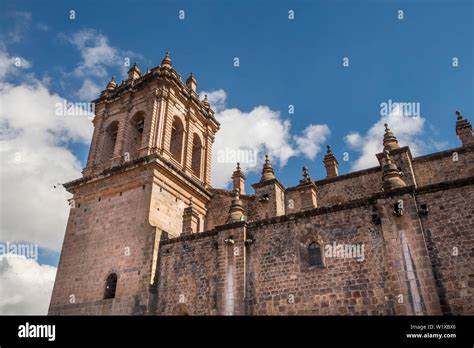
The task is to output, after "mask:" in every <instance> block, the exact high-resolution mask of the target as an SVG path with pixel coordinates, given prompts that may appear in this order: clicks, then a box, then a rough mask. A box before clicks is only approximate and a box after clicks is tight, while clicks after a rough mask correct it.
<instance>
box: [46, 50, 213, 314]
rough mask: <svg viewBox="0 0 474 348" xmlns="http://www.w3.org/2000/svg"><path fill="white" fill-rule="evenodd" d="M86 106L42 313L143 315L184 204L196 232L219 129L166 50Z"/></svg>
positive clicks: (178, 227) (176, 233)
mask: <svg viewBox="0 0 474 348" xmlns="http://www.w3.org/2000/svg"><path fill="white" fill-rule="evenodd" d="M94 105H95V117H94V120H93V124H94V133H93V136H92V142H91V147H90V150H89V155H88V159H87V165H86V168H84V170H83V176H82V178H80V179H77V180H74V181H71V182H68V183H65V184H64V187H65V188H66V190H68V191H69V192H71V193H72V194H73V198H72V199H71V204H70V205H71V210H70V215H69V220H68V224H67V228H66V233H65V238H64V242H63V248H62V252H61V258H60V262H59V266H58V273H57V277H56V282H55V286H54V290H53V295H52V299H51V304H50V313H51V314H143V313H146V312H147V311H148V308H149V306H151V302H152V301H153V299H152V298H151V297H150V296H151V295H150V292H149V287H150V286H151V284H153V281H154V275H155V269H154V268H155V265H156V260H157V257H158V246H159V242H160V240H163V239H167V238H169V237H177V236H179V235H180V234H181V233H182V232H183V230H186V232H187V233H189V231H188V229H187V225H186V221H185V224H184V225H183V221H184V220H185V218H184V217H186V216H187V215H186V212H187V211H188V210H189V206H190V205H192V213H193V214H192V216H193V221H194V225H193V226H194V227H193V229H192V232H200V231H202V230H203V224H204V223H203V222H204V218H205V216H206V206H207V204H208V202H209V200H210V198H211V193H210V191H209V189H210V187H211V186H210V183H211V157H212V144H213V142H214V137H215V134H216V132H217V131H218V129H219V123H218V122H217V121H216V119H215V117H214V111H213V110H212V108H211V107H210V105H209V102H208V101H207V98H205V99H204V100H199V98H198V94H197V81H196V77H195V76H194V74H191V75H190V76H189V78H188V79H187V81H186V82H183V81H182V80H181V76H180V75H179V74H178V72H177V71H176V70H175V69H174V68H173V65H172V61H171V57H170V55H169V53H166V56H165V57H164V59H163V61H162V63H161V65H159V66H157V67H155V68H152V69H148V70H147V71H145V72H142V71H140V68H139V67H138V64H136V63H135V64H134V65H133V66H132V67H131V68H130V70H129V71H128V74H127V79H126V80H125V81H122V82H121V83H120V84H117V82H116V80H115V78H114V77H112V79H111V80H110V82H109V83H108V84H107V86H106V88H105V90H104V91H102V93H101V94H100V96H99V98H97V99H96V100H94ZM108 279H115V281H114V282H112V283H113V284H115V285H114V286H115V287H116V289H115V290H116V291H111V290H110V286H111V285H110V284H108V285H107V284H106V283H107V282H108ZM106 287H108V288H107V291H105V288H106ZM104 293H107V294H111V293H113V294H114V297H113V298H111V297H110V296H109V295H107V296H105V295H104ZM71 298H74V302H73V303H71V302H70V299H71Z"/></svg>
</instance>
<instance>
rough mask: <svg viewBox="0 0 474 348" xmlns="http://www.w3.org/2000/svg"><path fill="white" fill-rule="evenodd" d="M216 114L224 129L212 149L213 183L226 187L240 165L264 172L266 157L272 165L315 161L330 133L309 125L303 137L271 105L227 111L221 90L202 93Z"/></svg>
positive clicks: (244, 168) (249, 170)
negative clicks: (296, 158)
mask: <svg viewBox="0 0 474 348" xmlns="http://www.w3.org/2000/svg"><path fill="white" fill-rule="evenodd" d="M204 94H207V95H208V99H209V102H210V104H211V105H212V107H213V109H215V110H216V111H217V112H216V115H215V116H216V119H217V120H218V121H219V123H220V124H221V128H220V130H219V132H218V135H217V136H216V140H215V143H214V146H213V167H212V168H213V171H212V184H213V186H214V187H225V186H226V185H227V184H228V183H229V182H230V180H231V179H230V177H231V175H232V172H233V171H234V169H235V162H240V164H241V168H242V170H244V171H245V172H247V173H248V172H258V171H260V170H261V164H262V162H263V156H264V154H268V155H269V156H270V160H271V161H272V164H273V165H274V166H275V165H280V166H285V165H286V163H287V162H288V159H289V158H291V157H293V156H299V155H304V156H306V157H308V158H309V159H311V160H312V159H314V158H315V156H316V155H317V153H318V152H319V151H320V149H321V144H323V143H324V142H325V141H326V138H327V136H328V135H329V133H330V131H329V128H328V127H327V126H326V125H312V124H310V125H308V126H307V128H306V129H305V130H303V133H302V134H301V135H294V134H292V133H291V122H290V121H289V120H286V119H283V118H282V117H281V115H280V113H279V112H278V111H274V110H271V109H270V108H269V107H268V106H257V107H255V108H253V109H252V110H251V111H250V112H243V111H241V110H239V109H236V108H231V109H226V108H225V107H226V97H227V96H226V93H225V91H224V90H222V89H220V90H217V91H212V92H202V93H201V94H200V96H201V98H203V96H204Z"/></svg>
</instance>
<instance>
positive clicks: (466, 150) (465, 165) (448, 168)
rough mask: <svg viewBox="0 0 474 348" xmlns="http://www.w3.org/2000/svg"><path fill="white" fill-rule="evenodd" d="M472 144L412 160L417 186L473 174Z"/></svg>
mask: <svg viewBox="0 0 474 348" xmlns="http://www.w3.org/2000/svg"><path fill="white" fill-rule="evenodd" d="M473 150H474V146H472V145H471V146H466V147H462V148H457V149H452V150H449V151H443V152H439V153H436V154H432V155H427V156H421V157H417V158H415V159H414V160H413V168H414V171H415V175H416V182H417V185H418V186H419V187H421V186H425V185H429V184H436V183H440V182H443V181H450V180H455V179H459V178H463V177H464V178H465V177H468V176H474V166H473V165H472V164H473V163H474V151H473Z"/></svg>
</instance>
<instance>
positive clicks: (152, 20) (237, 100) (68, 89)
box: [2, 0, 474, 185]
mask: <svg viewBox="0 0 474 348" xmlns="http://www.w3.org/2000/svg"><path fill="white" fill-rule="evenodd" d="M4 4H5V7H6V11H5V12H4V14H3V16H4V17H7V18H6V19H5V18H3V19H2V23H3V24H4V25H5V26H6V28H7V29H8V28H10V27H12V26H14V25H15V21H16V20H17V18H15V17H14V16H9V15H8V14H9V13H14V12H16V11H25V12H31V13H32V20H33V22H37V23H43V24H44V25H46V26H47V27H48V30H47V31H41V30H31V32H30V33H28V35H25V39H24V40H23V41H22V42H20V43H18V44H16V45H12V47H11V48H12V51H14V52H15V54H18V55H21V56H27V57H30V59H31V60H32V61H33V63H34V64H33V67H32V70H33V71H34V72H35V73H36V74H37V75H38V76H43V75H47V76H49V77H51V79H52V83H51V90H52V91H57V92H58V93H61V95H62V96H65V97H66V98H67V97H68V95H71V96H70V98H69V99H74V97H73V96H72V92H73V91H74V90H76V89H77V88H78V87H79V86H80V81H79V80H77V81H61V80H62V75H61V74H62V72H64V71H70V70H73V69H74V67H75V66H76V65H77V61H78V55H77V51H75V50H74V48H73V47H71V46H70V45H68V44H67V43H66V42H65V40H64V38H63V37H62V35H66V36H70V35H73V33H74V32H76V31H78V30H81V29H83V28H93V29H95V30H97V31H98V32H100V33H102V34H104V35H106V36H107V37H108V39H109V43H110V45H113V46H116V47H119V48H121V49H123V50H128V51H131V52H134V53H136V54H132V55H130V57H131V59H132V61H135V60H136V61H137V62H138V63H139V65H140V67H141V69H142V70H145V69H146V67H152V66H156V65H158V64H159V63H160V62H161V59H162V57H163V54H164V52H165V51H170V52H171V54H172V58H173V63H174V66H175V68H176V69H177V70H178V71H179V72H180V73H181V74H182V75H183V77H184V78H185V77H186V76H187V74H188V73H189V72H190V71H194V72H195V74H196V75H197V78H198V88H199V89H200V90H206V91H208V90H216V89H224V90H225V91H226V94H227V105H228V107H237V108H239V109H240V110H242V111H250V110H251V109H252V108H253V107H255V106H257V105H267V106H269V107H270V108H271V109H272V110H276V111H280V112H281V114H282V116H283V117H286V118H288V119H290V120H291V127H292V129H293V130H295V131H297V130H299V129H302V128H304V127H305V126H306V125H307V124H308V123H309V122H317V123H325V124H327V125H328V126H329V127H330V129H331V136H330V137H329V139H328V142H329V143H330V144H331V145H332V148H333V150H334V152H335V153H336V155H339V157H341V156H342V153H343V152H344V151H348V152H349V153H350V152H351V149H350V148H349V147H348V146H347V144H345V143H344V142H342V141H341V140H342V139H343V137H344V136H345V135H346V134H347V133H348V132H349V131H358V132H363V131H365V130H366V129H368V128H369V127H370V125H371V124H372V123H374V122H375V121H376V120H377V119H378V117H379V110H380V106H379V105H380V103H381V102H384V101H387V100H388V99H392V100H394V101H397V100H400V101H413V102H419V103H421V111H422V115H423V116H424V117H425V118H426V119H427V121H428V122H429V124H430V125H432V126H433V129H431V133H432V136H433V138H434V139H436V140H438V141H440V142H446V145H445V146H446V147H454V146H457V144H458V141H457V138H456V136H455V134H454V131H453V125H454V122H453V120H454V111H455V110H457V109H460V110H462V111H463V114H465V115H468V116H469V115H472V114H473V98H472V95H474V93H473V85H474V83H473V76H474V72H473V66H472V63H473V60H474V59H473V45H472V34H473V21H472V13H473V3H472V2H471V1H367V0H364V1H332V2H329V1H272V2H271V4H272V5H271V6H269V2H267V1H239V2H236V1H220V2H219V1H199V2H197V1H156V2H151V1H120V2H119V3H117V2H116V1H99V2H97V1H80V2H77V1H60V2H59V1H58V2H55V3H51V2H44V1H22V2H6V3H5V2H4ZM46 4H49V5H47V6H46ZM52 4H54V5H52ZM70 9H74V10H75V11H76V19H75V20H70V19H69V18H68V11H69V10H70ZM180 9H182V10H184V11H185V16H186V18H185V20H180V19H179V18H178V11H179V10H180ZM290 9H291V10H294V11H295V19H294V20H289V19H288V10H290ZM399 9H401V10H403V11H404V19H403V20H399V19H398V18H397V11H398V10H399ZM234 57H239V59H240V67H239V68H235V67H233V58H234ZM343 57H348V58H349V60H350V66H349V67H348V68H344V67H343V66H342V58H343ZM452 57H458V58H459V67H458V68H453V67H452V65H451V60H452ZM110 72H111V74H112V73H113V74H114V75H120V72H119V71H118V70H116V71H113V69H111V71H110ZM106 82H107V79H103V85H104V86H105V84H106ZM62 84H63V85H65V86H61V85H62ZM289 104H292V105H294V106H295V113H294V114H293V115H289V114H288V105H289ZM75 150H78V156H79V157H80V158H81V160H84V159H85V157H86V156H85V154H86V152H87V146H82V148H81V147H76V148H75ZM81 150H82V151H81ZM304 162H305V163H306V162H309V163H307V164H308V165H309V166H310V167H311V168H310V169H311V173H312V175H313V177H322V176H323V175H324V168H323V167H322V165H321V156H319V158H317V159H316V160H315V163H310V162H311V161H305V160H304V159H303V160H301V159H300V158H298V157H294V158H291V159H290V161H289V163H288V165H287V166H285V167H284V168H281V169H280V174H279V177H280V178H281V180H282V181H283V182H284V183H285V184H286V185H293V184H295V182H296V180H295V177H299V175H300V172H301V168H300V167H301V166H302V164H304ZM350 165H351V163H350V161H349V162H343V161H340V169H341V172H347V171H349V169H350ZM257 176H258V175H257ZM257 176H256V177H255V178H257ZM250 180H251V178H250Z"/></svg>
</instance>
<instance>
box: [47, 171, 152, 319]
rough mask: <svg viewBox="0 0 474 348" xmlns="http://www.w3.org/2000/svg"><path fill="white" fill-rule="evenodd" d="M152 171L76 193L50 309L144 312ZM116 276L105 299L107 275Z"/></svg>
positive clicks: (148, 270)
mask: <svg viewBox="0 0 474 348" xmlns="http://www.w3.org/2000/svg"><path fill="white" fill-rule="evenodd" d="M149 175H150V172H145V171H139V170H135V171H132V172H128V173H124V174H119V175H117V176H115V177H113V178H108V179H104V180H99V181H97V182H95V183H93V184H91V185H88V186H86V187H84V188H83V189H81V190H78V191H77V192H76V194H75V195H74V197H73V198H74V202H75V207H74V208H72V209H71V212H70V216H69V220H68V225H67V228H66V234H65V238H64V242H63V249H62V253H61V258H60V262H59V266H58V272H57V276H56V282H55V285H54V290H53V294H52V300H51V304H50V310H49V313H50V314H132V313H134V312H137V313H144V312H145V310H146V307H147V301H148V287H149V284H150V282H151V278H150V274H151V269H152V262H153V250H154V245H155V239H157V238H159V235H156V234H155V228H153V227H152V226H150V224H149V223H148V214H149V202H150V195H151V183H150V177H149ZM110 273H116V274H117V276H118V283H117V290H116V297H115V299H107V300H104V299H103V298H104V292H105V284H106V278H107V276H108V275H109V274H110Z"/></svg>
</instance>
